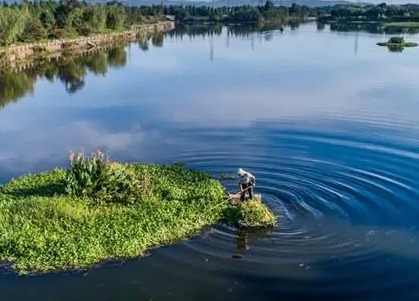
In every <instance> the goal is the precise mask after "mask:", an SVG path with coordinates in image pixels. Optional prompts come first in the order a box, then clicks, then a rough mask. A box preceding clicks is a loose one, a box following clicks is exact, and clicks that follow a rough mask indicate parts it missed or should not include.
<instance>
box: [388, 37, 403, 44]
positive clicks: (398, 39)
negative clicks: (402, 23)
mask: <svg viewBox="0 0 419 301" xmlns="http://www.w3.org/2000/svg"><path fill="white" fill-rule="evenodd" d="M388 42H389V43H392V44H403V43H404V38H403V37H391V38H390V39H389V40H388Z"/></svg>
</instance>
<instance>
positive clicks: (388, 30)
mask: <svg viewBox="0 0 419 301" xmlns="http://www.w3.org/2000/svg"><path fill="white" fill-rule="evenodd" d="M330 30H332V31H341V32H349V31H365V32H368V33H378V34H383V33H385V34H416V33H419V28H417V27H416V28H415V27H397V26H385V25H382V24H380V23H362V22H337V23H331V24H330Z"/></svg>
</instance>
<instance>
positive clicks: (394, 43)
mask: <svg viewBox="0 0 419 301" xmlns="http://www.w3.org/2000/svg"><path fill="white" fill-rule="evenodd" d="M377 45H378V46H387V48H388V49H389V50H390V51H395V52H398V51H402V50H403V49H404V47H416V46H418V44H417V43H415V42H406V41H405V40H404V38H403V37H391V38H390V39H389V40H388V41H387V42H379V43H377Z"/></svg>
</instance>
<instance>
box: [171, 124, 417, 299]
mask: <svg viewBox="0 0 419 301" xmlns="http://www.w3.org/2000/svg"><path fill="white" fill-rule="evenodd" d="M375 130H376V129H375ZM365 133H368V131H366V130H365V129H363V131H359V132H356V131H355V133H354V132H347V131H345V130H340V131H336V132H335V133H333V134H329V133H328V132H327V131H323V130H319V131H314V130H313V131H310V132H307V131H298V130H293V131H290V130H281V129H275V130H272V127H270V128H269V129H266V130H264V129H263V128H261V129H257V130H252V131H249V130H246V131H245V130H235V131H233V132H230V133H229V135H228V136H226V135H225V133H224V132H222V131H219V132H217V130H214V131H207V132H191V131H189V132H182V133H180V135H179V136H180V137H179V144H181V145H184V149H187V150H188V151H185V152H183V153H180V154H176V156H173V157H171V158H168V159H167V160H166V161H170V162H183V163H185V164H186V165H187V166H189V167H191V168H196V169H200V170H204V171H207V172H209V173H211V174H213V175H214V176H219V175H220V174H222V173H234V172H235V170H236V169H237V168H238V167H239V166H240V167H244V168H245V169H246V170H249V171H251V172H252V173H254V174H255V175H256V177H257V187H256V190H257V192H259V193H262V196H263V200H264V202H265V203H267V204H268V206H269V207H270V208H271V209H272V210H273V211H275V212H276V213H277V214H278V215H279V216H280V218H279V221H278V224H277V226H276V227H275V228H274V229H272V230H270V231H259V232H257V231H256V232H254V233H252V232H250V233H249V232H245V231H239V232H237V231H236V230H235V229H233V228H229V227H226V226H223V225H218V226H216V227H215V228H213V229H211V230H209V231H208V232H206V233H205V234H204V235H203V236H202V237H200V238H197V239H194V240H191V241H188V242H186V243H184V246H185V247H187V248H188V249H189V250H190V251H192V252H193V254H195V256H199V255H202V256H205V257H209V258H211V260H212V261H215V262H217V263H218V264H217V266H218V267H219V266H223V268H222V269H223V270H229V269H235V268H236V266H234V265H229V264H228V262H229V261H228V260H230V261H231V260H234V259H232V255H234V254H236V253H240V254H241V255H240V256H233V258H236V259H237V258H239V259H240V261H241V267H240V269H241V271H244V273H245V272H246V271H247V272H248V273H251V274H252V275H259V276H260V277H265V278H266V277H268V276H269V275H271V276H273V277H284V278H286V279H294V278H298V279H300V278H304V279H305V278H307V277H308V278H310V280H311V281H310V282H308V283H307V282H305V285H308V286H309V287H310V289H313V290H315V291H316V290H320V291H321V292H323V293H325V292H327V293H328V294H329V293H332V292H334V291H336V292H340V293H347V294H351V293H353V292H354V287H357V288H358V290H359V292H360V293H365V294H367V295H369V296H372V295H374V294H376V293H378V292H381V293H383V292H384V291H386V290H387V289H390V288H391V289H394V288H395V287H397V288H398V289H404V288H406V287H407V286H409V285H411V284H412V283H414V282H415V281H417V280H418V277H417V276H415V271H414V270H415V269H417V267H418V260H419V246H418V243H417V242H418V241H419V239H418V232H417V231H418V230H417V227H418V221H419V219H418V218H417V217H418V216H419V202H418V201H417V200H419V190H418V187H419V185H418V181H417V176H416V172H417V169H416V168H415V166H416V167H417V166H419V155H418V152H417V151H418V149H419V148H418V145H409V147H405V148H403V147H401V145H403V144H400V145H399V144H397V141H396V140H391V139H388V140H380V141H381V142H378V141H377V140H374V139H371V137H370V136H369V135H365ZM232 136H233V137H236V139H232V138H231V137H232ZM390 138H394V137H390ZM191 145H193V147H191ZM225 185H226V187H227V188H228V189H229V190H231V191H234V190H235V189H236V183H234V182H229V181H225ZM167 256H169V257H173V258H171V264H173V263H174V262H176V261H178V260H180V258H181V257H182V256H181V255H180V254H171V255H170V254H167ZM226 260H227V261H226ZM226 262H227V263H226ZM190 263H191V262H190ZM412 263H413V264H414V266H415V267H416V268H415V269H413V268H412V267H411V266H412ZM182 264H183V265H185V264H187V263H185V261H182ZM191 264H194V263H191ZM214 264H215V263H214ZM409 266H410V267H409ZM408 267H409V268H408ZM400 274H402V275H403V276H402V277H401V278H402V279H401V278H400V277H396V276H395V275H400ZM329 282H333V283H334V286H333V289H331V288H330V287H327V285H325V284H326V283H329ZM366 283H367V284H366ZM277 289H278V290H284V288H282V289H280V288H277ZM305 289H307V287H306V288H305ZM320 291H319V292H318V293H321V292H320Z"/></svg>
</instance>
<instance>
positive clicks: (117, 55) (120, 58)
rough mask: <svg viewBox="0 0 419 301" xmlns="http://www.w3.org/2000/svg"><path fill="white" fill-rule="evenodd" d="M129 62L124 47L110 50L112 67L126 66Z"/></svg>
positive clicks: (110, 64) (109, 59)
mask: <svg viewBox="0 0 419 301" xmlns="http://www.w3.org/2000/svg"><path fill="white" fill-rule="evenodd" d="M126 64H127V52H126V51H125V49H124V48H123V47H118V48H113V49H111V50H109V52H108V65H109V66H111V67H116V68H118V67H124V66H125V65H126Z"/></svg>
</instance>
